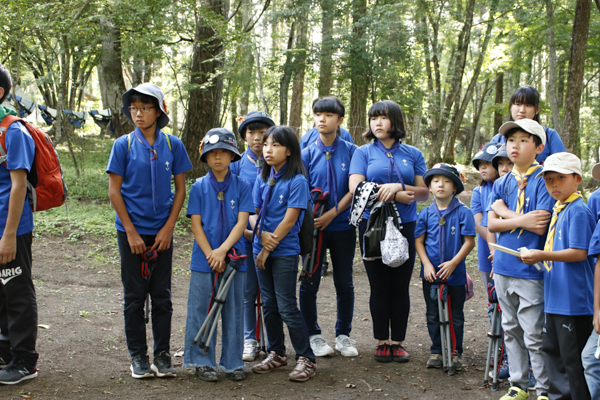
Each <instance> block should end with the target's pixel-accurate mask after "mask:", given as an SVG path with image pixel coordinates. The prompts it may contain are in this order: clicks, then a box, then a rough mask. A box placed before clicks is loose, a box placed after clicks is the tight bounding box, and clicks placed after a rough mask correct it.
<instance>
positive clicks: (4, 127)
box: [0, 115, 26, 166]
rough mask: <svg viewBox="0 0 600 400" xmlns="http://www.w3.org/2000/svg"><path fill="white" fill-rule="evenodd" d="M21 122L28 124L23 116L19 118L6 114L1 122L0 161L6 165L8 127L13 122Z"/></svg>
mask: <svg viewBox="0 0 600 400" xmlns="http://www.w3.org/2000/svg"><path fill="white" fill-rule="evenodd" d="M17 121H19V122H21V123H22V124H26V122H25V120H24V119H23V118H19V117H17V116H16V115H6V116H5V117H4V118H2V122H1V123H0V163H2V164H4V166H6V135H5V133H6V132H7V131H8V127H9V126H10V125H12V123H13V122H17Z"/></svg>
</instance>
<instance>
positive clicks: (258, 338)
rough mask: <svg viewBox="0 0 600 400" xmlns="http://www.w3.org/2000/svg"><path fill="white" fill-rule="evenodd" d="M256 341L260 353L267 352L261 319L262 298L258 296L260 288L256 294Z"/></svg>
mask: <svg viewBox="0 0 600 400" xmlns="http://www.w3.org/2000/svg"><path fill="white" fill-rule="evenodd" d="M256 341H257V342H258V348H259V350H260V351H262V352H265V353H266V352H267V343H266V340H265V321H264V319H263V307H262V298H261V295H260V287H258V288H257V292H256Z"/></svg>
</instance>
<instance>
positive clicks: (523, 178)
mask: <svg viewBox="0 0 600 400" xmlns="http://www.w3.org/2000/svg"><path fill="white" fill-rule="evenodd" d="M539 167H541V165H540V164H539V163H538V162H537V161H534V162H533V164H531V165H530V166H529V169H528V170H527V172H526V173H525V175H521V174H520V173H519V171H517V166H516V165H515V166H514V168H513V169H512V172H511V173H512V175H513V176H514V177H515V178H516V179H517V184H518V185H519V197H518V199H517V209H516V211H517V212H518V213H519V214H525V187H526V186H527V179H529V177H530V176H531V175H533V173H534V172H535V171H537V169H538V168H539ZM516 230H517V228H515V229H513V230H512V231H510V233H513V232H514V231H516ZM521 233H523V228H521V231H520V232H519V236H517V238H519V237H521Z"/></svg>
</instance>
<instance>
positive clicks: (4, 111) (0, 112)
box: [0, 106, 17, 121]
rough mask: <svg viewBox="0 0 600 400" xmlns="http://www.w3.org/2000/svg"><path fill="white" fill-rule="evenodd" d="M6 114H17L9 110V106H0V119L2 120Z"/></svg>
mask: <svg viewBox="0 0 600 400" xmlns="http://www.w3.org/2000/svg"><path fill="white" fill-rule="evenodd" d="M7 115H17V112H16V111H13V110H11V109H10V108H6V107H4V106H0V121H2V119H4V117H6V116H7Z"/></svg>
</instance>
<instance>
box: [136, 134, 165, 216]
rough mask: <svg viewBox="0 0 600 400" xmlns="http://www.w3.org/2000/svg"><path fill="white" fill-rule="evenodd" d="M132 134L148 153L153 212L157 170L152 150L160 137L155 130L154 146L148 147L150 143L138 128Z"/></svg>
mask: <svg viewBox="0 0 600 400" xmlns="http://www.w3.org/2000/svg"><path fill="white" fill-rule="evenodd" d="M133 134H134V135H135V137H136V138H137V140H139V142H140V143H141V144H142V145H143V146H144V147H145V148H146V150H148V151H149V152H150V176H151V178H152V206H153V207H154V212H156V210H157V209H158V168H157V165H158V164H157V162H158V161H157V159H158V154H157V153H156V150H155V149H154V146H156V144H157V142H158V138H159V137H160V134H159V129H158V128H157V129H156V138H155V139H154V145H153V146H150V143H149V142H148V140H147V139H146V137H145V136H144V134H143V133H142V131H141V130H140V128H135V131H133Z"/></svg>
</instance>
